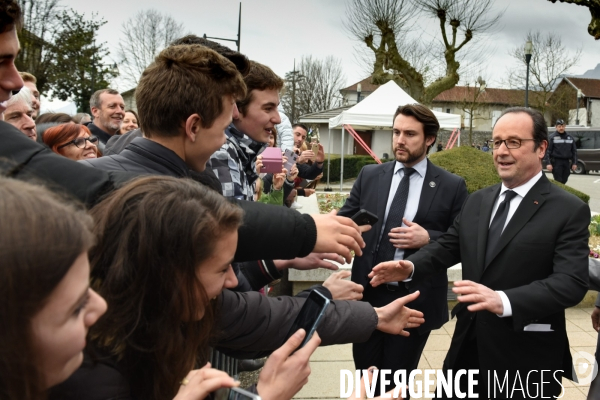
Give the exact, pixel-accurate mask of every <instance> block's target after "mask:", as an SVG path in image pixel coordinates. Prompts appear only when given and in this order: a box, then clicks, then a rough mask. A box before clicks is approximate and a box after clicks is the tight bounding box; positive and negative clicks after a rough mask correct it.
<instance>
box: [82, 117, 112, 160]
mask: <svg viewBox="0 0 600 400" xmlns="http://www.w3.org/2000/svg"><path fill="white" fill-rule="evenodd" d="M87 127H88V129H89V130H90V132H92V135H94V136H96V137H97V138H98V150H100V152H102V153H103V154H104V147H105V146H106V143H107V142H108V140H109V139H110V138H111V137H112V135H110V134H108V133H107V132H105V131H104V130H103V129H101V128H100V127H98V126H97V125H94V123H93V122H90V123H89V124H87Z"/></svg>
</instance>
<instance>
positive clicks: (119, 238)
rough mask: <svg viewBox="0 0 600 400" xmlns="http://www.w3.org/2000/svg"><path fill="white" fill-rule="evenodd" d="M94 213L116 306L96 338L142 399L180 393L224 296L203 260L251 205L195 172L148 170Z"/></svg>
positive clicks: (107, 289)
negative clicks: (210, 292) (151, 173)
mask: <svg viewBox="0 0 600 400" xmlns="http://www.w3.org/2000/svg"><path fill="white" fill-rule="evenodd" d="M92 215H93V217H94V220H95V226H94V231H95V232H96V234H97V235H98V244H97V245H96V246H95V247H94V248H93V249H92V250H91V251H90V262H91V265H92V277H93V286H94V287H95V288H97V290H98V293H99V294H100V295H101V296H103V297H104V298H105V299H106V301H107V302H108V304H109V306H110V308H109V310H108V312H107V314H106V316H105V317H104V318H102V319H101V320H100V321H98V323H97V324H96V325H94V327H93V328H92V329H91V331H90V332H91V338H92V341H93V342H94V343H95V344H96V345H97V346H98V347H99V348H100V349H103V350H104V351H106V352H108V353H109V354H111V355H112V356H114V357H116V358H117V359H118V360H119V362H120V365H121V366H122V367H123V372H124V373H125V375H126V377H127V379H128V381H129V384H130V387H131V390H132V394H133V395H134V397H135V398H143V399H167V398H168V399H170V398H173V397H174V396H175V394H176V393H177V390H178V388H179V382H180V381H181V380H182V379H183V378H185V376H186V374H187V373H189V371H190V369H192V368H193V367H194V366H195V365H196V364H197V363H198V361H200V360H205V359H206V354H205V352H206V350H207V346H208V345H207V343H208V340H209V336H210V331H211V329H212V326H213V323H214V322H213V321H214V312H215V310H214V302H211V301H210V300H209V299H208V297H207V295H206V291H205V289H204V288H203V287H202V284H201V283H200V281H199V280H198V278H197V275H196V269H197V268H198V265H199V264H201V263H202V262H203V261H204V260H206V259H208V258H209V257H211V256H212V254H213V251H214V248H215V244H216V243H217V242H218V241H219V240H221V238H222V237H223V236H224V235H225V234H226V233H230V232H232V231H235V230H237V228H238V227H239V225H240V224H241V220H242V210H241V209H240V208H239V207H238V206H236V205H234V204H232V203H230V202H228V201H227V200H226V199H225V198H224V197H223V196H221V195H219V194H218V193H216V192H215V191H213V190H211V189H209V188H207V187H205V186H203V185H200V184H198V183H196V182H194V181H192V180H189V179H176V178H172V177H146V178H141V179H138V180H136V181H134V182H131V183H129V184H127V185H126V186H124V187H123V188H121V189H119V190H117V191H115V192H113V193H112V194H111V195H110V196H109V197H107V198H106V199H105V200H104V201H102V202H101V203H100V204H99V205H98V206H96V207H95V208H94V209H93V210H92ZM199 297H200V299H199ZM201 309H204V310H205V313H204V317H203V318H202V320H201V321H195V320H196V319H197V315H200V313H199V311H200V310H201ZM182 321H191V322H185V323H184V322H182Z"/></svg>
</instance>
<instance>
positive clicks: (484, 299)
mask: <svg viewBox="0 0 600 400" xmlns="http://www.w3.org/2000/svg"><path fill="white" fill-rule="evenodd" d="M452 291H453V292H454V293H456V294H458V295H460V296H458V297H457V300H458V301H459V302H461V303H474V304H471V305H470V306H468V307H467V308H468V309H469V311H471V312H476V311H483V310H487V311H489V312H492V313H494V314H498V315H502V314H503V313H504V305H503V304H502V298H501V297H500V295H499V294H498V292H496V291H494V290H492V289H490V288H488V287H487V286H483V285H482V284H480V283H475V282H473V281H456V282H454V287H453V288H452Z"/></svg>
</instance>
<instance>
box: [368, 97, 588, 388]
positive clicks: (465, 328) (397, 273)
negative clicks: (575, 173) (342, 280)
mask: <svg viewBox="0 0 600 400" xmlns="http://www.w3.org/2000/svg"><path fill="white" fill-rule="evenodd" d="M547 140H548V130H547V127H546V124H545V121H544V118H543V116H542V115H541V114H540V113H539V112H538V111H535V110H531V109H527V108H520V107H515V108H511V109H507V110H505V111H504V113H503V114H502V116H501V117H500V118H499V119H498V122H497V123H496V125H495V127H494V130H493V148H494V164H495V166H496V170H497V171H498V174H499V175H500V178H501V179H502V184H498V185H495V186H491V187H488V188H485V189H482V190H479V191H477V192H475V193H473V194H471V196H469V198H468V199H467V201H466V202H465V205H464V207H463V209H462V210H461V213H460V215H459V216H458V218H456V220H455V221H454V224H453V225H452V227H450V229H449V230H448V232H447V233H446V234H445V235H443V236H442V237H441V238H440V239H439V240H438V241H437V242H435V243H431V244H430V245H428V246H425V247H424V248H423V249H421V250H420V251H418V252H417V253H415V254H413V255H412V256H411V257H409V258H408V260H404V261H399V262H395V263H394V262H388V263H383V264H381V265H378V266H376V267H375V268H374V269H373V272H372V273H371V275H370V277H371V278H372V280H371V284H372V285H373V286H379V285H380V284H382V283H384V282H390V281H398V280H402V279H406V277H407V276H411V274H412V280H413V281H414V282H418V281H420V280H422V279H424V278H425V277H426V276H429V275H431V274H434V273H436V272H438V271H442V270H445V269H446V268H447V267H449V266H451V265H454V264H456V263H457V262H462V273H463V279H464V280H463V281H459V282H455V287H454V289H453V290H454V292H455V293H457V294H459V295H460V297H459V298H458V300H459V302H460V303H459V304H458V305H457V306H456V308H455V309H454V310H453V311H452V313H453V315H456V316H457V323H456V329H455V331H454V336H453V338H452V344H451V346H450V350H449V351H448V354H447V356H446V360H445V362H444V369H445V370H449V369H451V370H454V371H456V370H457V369H479V375H478V378H479V385H478V386H479V387H478V388H476V390H478V391H479V393H480V394H481V395H480V397H485V398H488V396H489V397H492V398H515V399H516V398H542V393H543V396H546V398H547V397H548V396H558V395H559V394H560V391H561V383H560V382H561V378H562V377H563V376H564V377H567V378H569V379H571V378H572V370H573V369H572V359H571V354H570V352H569V341H568V339H567V332H566V329H565V313H564V310H565V309H566V308H568V307H572V306H574V305H576V304H577V303H579V302H580V301H581V299H582V298H583V297H584V295H585V293H586V291H587V288H588V260H587V257H588V253H589V248H588V236H589V233H588V224H589V222H590V209H589V207H588V205H587V204H585V203H583V202H582V201H581V200H580V199H578V198H577V197H575V196H573V195H572V194H569V193H567V192H566V191H564V190H562V189H561V188H559V187H558V186H556V185H553V184H551V183H550V181H549V180H548V179H547V178H546V176H545V175H544V174H543V173H542V164H541V161H542V158H543V157H544V153H545V151H546V148H547V145H548V142H547ZM425 318H427V315H425ZM543 371H546V372H545V373H544V372H543ZM488 373H490V377H491V382H488V381H487V379H488V378H487V376H488V375H487V374H488ZM494 374H495V375H496V376H498V378H499V379H498V380H497V381H499V382H502V381H503V380H504V377H505V376H506V377H507V378H508V379H507V383H508V385H505V388H504V390H503V391H501V390H500V388H499V385H498V384H495V382H494ZM464 383H465V382H462V384H464ZM506 386H507V387H506ZM463 389H464V388H463ZM542 391H543V392H542ZM536 393H537V394H536Z"/></svg>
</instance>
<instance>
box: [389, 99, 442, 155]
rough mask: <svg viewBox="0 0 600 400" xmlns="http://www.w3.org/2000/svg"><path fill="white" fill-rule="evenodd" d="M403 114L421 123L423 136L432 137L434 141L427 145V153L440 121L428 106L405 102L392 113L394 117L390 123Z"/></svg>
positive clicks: (438, 128)
mask: <svg viewBox="0 0 600 400" xmlns="http://www.w3.org/2000/svg"><path fill="white" fill-rule="evenodd" d="M400 114H402V115H405V116H407V117H413V118H414V119H416V120H417V121H419V122H420V123H421V124H423V132H424V133H425V138H426V139H427V137H433V138H434V141H433V143H431V146H429V147H427V153H429V149H431V148H432V147H433V145H434V144H435V141H436V140H437V134H438V132H439V130H440V123H439V122H438V120H437V118H436V117H435V114H434V113H433V111H431V110H430V109H429V108H427V107H425V106H424V105H422V104H405V105H403V106H399V107H398V109H397V110H396V113H395V114H394V119H393V120H392V124H393V123H394V121H395V120H396V117H397V116H398V115H400Z"/></svg>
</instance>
